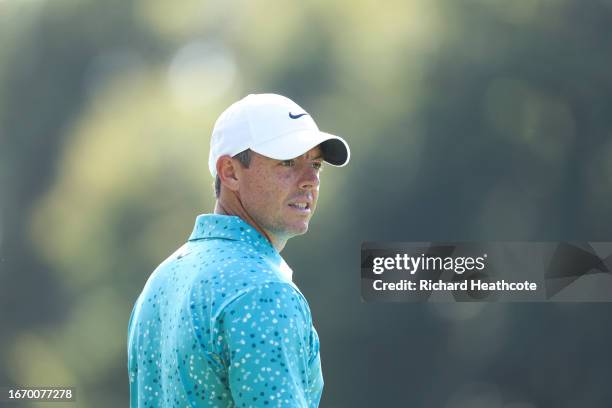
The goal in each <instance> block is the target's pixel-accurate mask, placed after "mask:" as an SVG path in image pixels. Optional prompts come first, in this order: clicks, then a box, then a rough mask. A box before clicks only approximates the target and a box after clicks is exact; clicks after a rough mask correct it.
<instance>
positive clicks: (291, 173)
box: [238, 146, 323, 246]
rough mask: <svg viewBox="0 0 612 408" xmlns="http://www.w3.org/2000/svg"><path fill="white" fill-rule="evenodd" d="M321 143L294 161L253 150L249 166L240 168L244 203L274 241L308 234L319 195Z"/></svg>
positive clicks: (241, 191) (283, 240)
mask: <svg viewBox="0 0 612 408" xmlns="http://www.w3.org/2000/svg"><path fill="white" fill-rule="evenodd" d="M322 160H323V158H322V153H321V149H320V147H319V146H317V147H314V148H313V149H311V150H309V151H308V152H306V153H305V154H304V155H302V156H299V157H296V158H295V159H291V160H284V161H282V160H274V159H270V158H268V157H265V156H262V155H260V154H257V153H255V152H252V157H251V163H250V165H249V167H248V168H241V169H240V175H241V177H240V178H239V190H238V192H239V194H240V198H241V200H242V205H243V206H244V208H245V210H246V211H247V212H248V213H249V215H250V216H251V217H253V219H254V220H255V222H257V224H258V225H259V226H260V227H261V228H263V229H264V230H265V231H266V232H267V233H268V234H269V235H270V238H272V240H273V241H280V242H283V246H284V242H286V240H287V239H289V238H291V237H293V236H295V235H300V234H303V233H305V232H306V231H307V230H308V222H309V221H310V217H312V215H313V214H314V210H315V208H316V205H317V198H318V196H319V170H320V168H321V165H322Z"/></svg>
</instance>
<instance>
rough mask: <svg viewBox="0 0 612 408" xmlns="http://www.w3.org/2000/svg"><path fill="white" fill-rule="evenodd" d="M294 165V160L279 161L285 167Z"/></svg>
mask: <svg viewBox="0 0 612 408" xmlns="http://www.w3.org/2000/svg"><path fill="white" fill-rule="evenodd" d="M294 165H295V160H283V161H282V162H281V166H285V167H293V166H294Z"/></svg>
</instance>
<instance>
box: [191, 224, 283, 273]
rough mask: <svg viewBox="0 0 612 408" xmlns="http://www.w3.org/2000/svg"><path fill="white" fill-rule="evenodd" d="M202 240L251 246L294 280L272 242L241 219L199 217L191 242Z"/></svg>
mask: <svg viewBox="0 0 612 408" xmlns="http://www.w3.org/2000/svg"><path fill="white" fill-rule="evenodd" d="M200 239H228V240H232V241H243V242H245V243H247V244H250V245H252V246H254V247H255V249H256V250H257V251H258V252H259V253H261V254H264V255H267V256H268V257H270V258H272V259H274V260H275V261H276V262H274V263H277V267H278V268H279V270H280V272H281V274H282V275H283V276H284V277H285V278H287V279H288V280H289V281H291V279H292V275H293V271H292V270H291V268H290V267H289V265H287V263H286V262H285V260H284V259H283V258H282V257H281V256H280V254H279V253H278V251H277V250H276V249H275V248H274V247H273V246H272V244H271V243H270V241H268V239H267V238H265V237H264V236H263V235H261V234H260V233H259V231H257V230H256V229H255V228H253V227H252V226H251V225H249V224H248V223H247V222H245V221H244V220H243V219H242V218H240V217H237V216H235V215H221V214H200V215H198V217H197V218H196V222H195V226H194V228H193V232H192V233H191V236H190V237H189V241H197V240H200Z"/></svg>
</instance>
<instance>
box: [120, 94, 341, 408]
mask: <svg viewBox="0 0 612 408" xmlns="http://www.w3.org/2000/svg"><path fill="white" fill-rule="evenodd" d="M349 156H350V151H349V148H348V145H347V144H346V142H345V141H344V140H343V139H341V138H339V137H337V136H333V135H330V134H327V133H323V132H321V131H319V129H318V127H317V125H316V124H315V122H314V120H313V119H312V118H311V117H310V115H309V114H308V113H306V112H305V111H304V109H302V108H301V107H300V106H298V105H297V104H295V103H294V102H293V101H291V100H290V99H288V98H285V97H283V96H280V95H274V94H259V95H249V96H247V97H245V98H244V99H241V100H240V101H238V102H236V103H234V104H233V105H231V106H230V107H229V108H228V109H226V110H225V111H224V112H223V113H222V114H221V116H220V117H219V119H218V120H217V122H216V123H215V127H214V130H213V134H212V138H211V149H210V155H209V163H208V164H209V170H210V172H211V174H212V175H213V177H214V178H215V194H216V198H217V201H216V204H215V209H214V214H202V215H199V216H198V217H197V218H196V222H195V227H194V230H193V232H192V233H191V236H190V237H189V240H188V241H187V243H186V244H184V245H183V246H182V247H181V248H179V249H178V250H177V251H176V252H175V253H174V254H172V255H171V256H170V257H168V258H167V259H166V260H165V261H164V262H162V264H161V265H159V266H158V267H157V269H156V270H155V271H154V272H153V274H152V275H151V277H150V278H149V279H148V281H147V283H146V285H145V287H144V289H143V291H142V293H141V294H140V296H139V297H138V300H137V301H136V304H135V305H134V309H133V311H132V315H131V317H130V322H129V328H128V372H129V380H130V406H131V407H204V406H206V407H208V406H212V407H316V406H318V404H319V401H320V398H321V392H322V389H323V376H322V373H321V362H320V357H319V339H318V336H317V332H316V330H315V329H314V326H313V324H312V317H311V314H310V309H309V306H308V303H307V302H306V299H305V298H304V296H303V295H302V294H301V293H300V291H299V289H298V288H297V286H295V284H294V283H293V282H292V271H291V269H290V268H289V266H288V265H287V264H286V263H285V261H284V260H283V258H282V257H281V256H280V254H279V252H280V251H281V250H282V249H283V248H284V247H285V244H286V243H287V240H288V239H290V238H291V237H294V236H296V235H300V234H304V233H305V232H306V231H307V230H308V223H309V221H310V218H311V217H312V215H313V213H314V210H315V208H316V204H317V198H318V193H319V170H320V167H321V164H322V162H323V161H325V162H327V163H330V164H332V165H334V166H343V165H345V164H346V163H347V162H348V160H349Z"/></svg>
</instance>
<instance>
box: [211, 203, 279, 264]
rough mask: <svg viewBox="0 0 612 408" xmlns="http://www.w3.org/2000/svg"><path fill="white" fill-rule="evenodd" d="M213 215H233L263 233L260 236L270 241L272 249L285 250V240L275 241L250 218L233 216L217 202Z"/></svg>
mask: <svg viewBox="0 0 612 408" xmlns="http://www.w3.org/2000/svg"><path fill="white" fill-rule="evenodd" d="M214 213H215V214H219V215H234V216H237V217H240V218H241V219H242V220H243V221H244V222H246V223H247V224H249V225H250V226H251V227H253V228H255V229H256V230H257V231H259V232H260V233H262V232H263V234H262V235H263V236H264V237H265V238H267V239H268V241H270V244H272V246H273V247H274V249H276V250H277V251H278V252H280V251H282V250H283V249H284V248H285V245H286V244H287V240H286V239H285V240H281V239H277V238H276V236H275V235H274V234H272V233H270V232H269V231H267V230H265V229H264V228H262V227H260V226H258V225H255V222H254V221H251V220H252V218H251V217H244V216H242V215H241V214H235V213H233V211H232V210H231V208H223V206H221V204H220V203H219V200H217V201H215V210H214ZM245 213H246V212H245Z"/></svg>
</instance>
